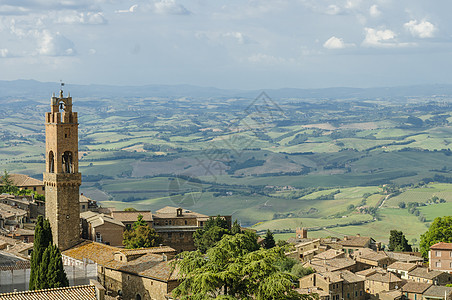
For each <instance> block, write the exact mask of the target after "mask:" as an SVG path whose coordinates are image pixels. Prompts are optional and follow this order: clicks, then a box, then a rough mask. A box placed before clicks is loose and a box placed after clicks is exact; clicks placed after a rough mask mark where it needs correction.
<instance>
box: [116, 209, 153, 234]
mask: <svg viewBox="0 0 452 300" xmlns="http://www.w3.org/2000/svg"><path fill="white" fill-rule="evenodd" d="M139 215H142V216H143V221H144V222H146V224H148V225H149V227H151V228H152V227H153V220H152V213H151V211H149V210H142V211H118V210H114V211H112V212H111V216H112V217H113V218H115V219H116V220H118V221H120V222H122V224H124V226H125V228H126V230H130V229H132V227H133V223H135V222H136V221H137V220H138V216H139Z"/></svg>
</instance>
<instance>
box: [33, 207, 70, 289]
mask: <svg viewBox="0 0 452 300" xmlns="http://www.w3.org/2000/svg"><path fill="white" fill-rule="evenodd" d="M30 264H31V270H30V284H29V289H30V290H39V289H47V288H56V287H65V286H69V281H68V279H67V276H66V273H65V271H64V268H63V261H62V257H61V252H60V250H59V249H58V247H57V246H55V245H53V242H52V230H51V227H50V222H49V220H48V219H44V218H43V217H42V216H39V217H38V220H37V223H36V227H35V240H34V244H33V252H32V253H31V263H30Z"/></svg>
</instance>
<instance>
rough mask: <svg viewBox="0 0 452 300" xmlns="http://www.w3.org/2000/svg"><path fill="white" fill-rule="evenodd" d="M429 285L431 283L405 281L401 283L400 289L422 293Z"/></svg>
mask: <svg viewBox="0 0 452 300" xmlns="http://www.w3.org/2000/svg"><path fill="white" fill-rule="evenodd" d="M431 286H432V284H431V283H423V282H414V281H407V283H405V284H404V285H403V287H402V290H403V291H404V292H407V293H414V294H423V293H424V292H425V291H426V290H427V289H428V288H429V287H431Z"/></svg>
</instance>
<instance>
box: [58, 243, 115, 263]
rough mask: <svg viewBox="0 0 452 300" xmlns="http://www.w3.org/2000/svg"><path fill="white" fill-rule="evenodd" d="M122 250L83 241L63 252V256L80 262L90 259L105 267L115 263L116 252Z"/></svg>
mask: <svg viewBox="0 0 452 300" xmlns="http://www.w3.org/2000/svg"><path fill="white" fill-rule="evenodd" d="M120 250H122V249H121V248H117V247H113V246H108V245H105V244H101V243H96V242H92V241H83V242H82V243H80V244H78V245H76V246H74V247H72V248H71V249H69V250H66V251H63V252H62V254H63V255H66V256H69V257H72V258H74V259H77V260H80V261H83V259H89V260H91V261H93V262H95V263H98V264H100V265H105V264H107V263H109V262H111V261H113V260H114V259H115V255H114V254H115V252H117V251H120Z"/></svg>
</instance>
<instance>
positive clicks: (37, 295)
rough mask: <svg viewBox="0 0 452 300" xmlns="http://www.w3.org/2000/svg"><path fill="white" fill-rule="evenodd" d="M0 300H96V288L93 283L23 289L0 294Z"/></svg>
mask: <svg viewBox="0 0 452 300" xmlns="http://www.w3.org/2000/svg"><path fill="white" fill-rule="evenodd" d="M0 299H2V300H48V299H71V300H96V299H97V297H96V289H95V287H94V286H93V285H79V286H70V287H63V288H54V289H43V290H37V291H23V292H14V293H6V294H0Z"/></svg>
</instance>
